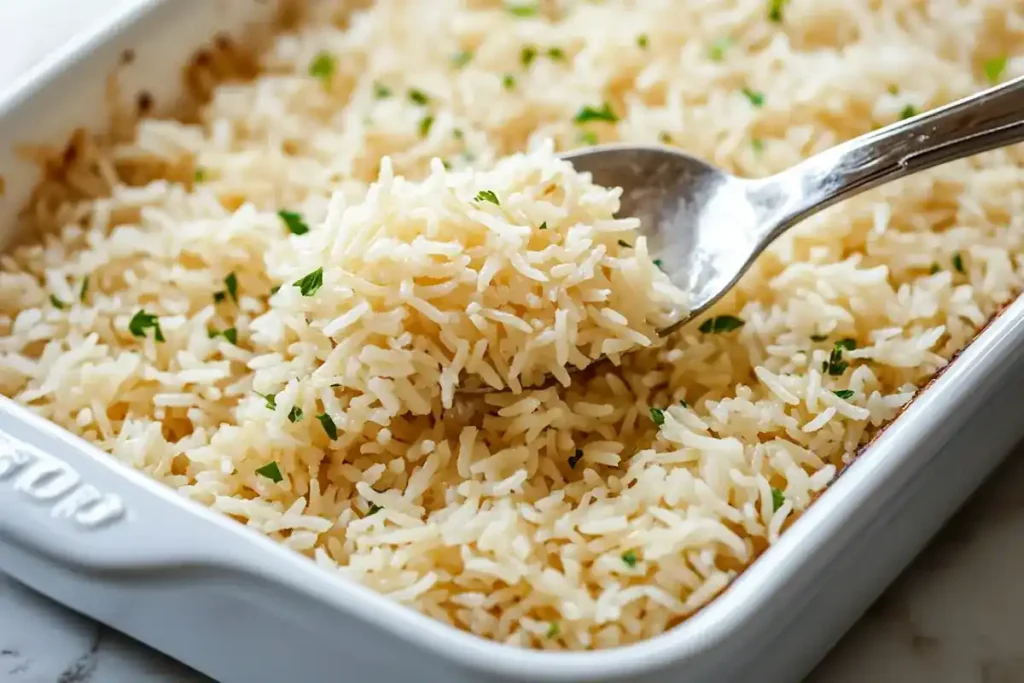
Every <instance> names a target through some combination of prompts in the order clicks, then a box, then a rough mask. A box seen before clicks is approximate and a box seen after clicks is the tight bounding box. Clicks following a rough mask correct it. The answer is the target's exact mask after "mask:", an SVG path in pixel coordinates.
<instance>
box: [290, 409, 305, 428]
mask: <svg viewBox="0 0 1024 683" xmlns="http://www.w3.org/2000/svg"><path fill="white" fill-rule="evenodd" d="M301 419H302V408H300V407H298V406H292V409H291V410H289V411H288V421H289V422H291V423H292V424H294V423H296V422H298V421H299V420H301Z"/></svg>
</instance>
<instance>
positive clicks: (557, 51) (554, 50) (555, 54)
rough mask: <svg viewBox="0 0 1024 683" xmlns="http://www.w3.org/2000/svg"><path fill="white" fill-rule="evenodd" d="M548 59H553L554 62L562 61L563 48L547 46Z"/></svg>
mask: <svg viewBox="0 0 1024 683" xmlns="http://www.w3.org/2000/svg"><path fill="white" fill-rule="evenodd" d="M548 59H553V60H554V61H556V62H561V61H563V60H564V59H565V50H563V49H562V48H560V47H549V48H548Z"/></svg>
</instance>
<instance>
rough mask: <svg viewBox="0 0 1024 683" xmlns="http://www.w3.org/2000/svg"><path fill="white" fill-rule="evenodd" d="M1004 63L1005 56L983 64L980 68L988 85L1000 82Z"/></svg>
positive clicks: (1004, 67)
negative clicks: (983, 71)
mask: <svg viewBox="0 0 1024 683" xmlns="http://www.w3.org/2000/svg"><path fill="white" fill-rule="evenodd" d="M1006 61H1007V59H1006V55H1000V56H999V57H993V58H992V59H990V60H988V61H986V62H985V64H984V65H983V66H982V68H983V69H984V70H985V78H987V79H988V82H989V83H992V84H996V83H998V82H999V81H1000V79H1001V78H1002V76H1003V72H1004V71H1006Z"/></svg>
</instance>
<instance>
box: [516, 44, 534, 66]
mask: <svg viewBox="0 0 1024 683" xmlns="http://www.w3.org/2000/svg"><path fill="white" fill-rule="evenodd" d="M535 59H537V48H535V47H534V46H532V45H527V46H525V47H524V48H523V49H522V51H521V52H520V53H519V61H520V62H522V64H523V66H524V67H526V68H529V67H530V65H531V64H533V60H535Z"/></svg>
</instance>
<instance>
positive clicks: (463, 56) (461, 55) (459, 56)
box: [452, 50, 473, 69]
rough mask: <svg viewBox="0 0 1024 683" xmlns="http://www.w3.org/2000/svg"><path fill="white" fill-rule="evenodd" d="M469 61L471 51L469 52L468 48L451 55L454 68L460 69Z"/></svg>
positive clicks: (471, 54) (471, 57) (470, 59)
mask: <svg viewBox="0 0 1024 683" xmlns="http://www.w3.org/2000/svg"><path fill="white" fill-rule="evenodd" d="M471 61H473V53H472V52H470V51H469V50H463V51H462V52H456V53H455V56H454V57H452V65H453V66H454V67H455V68H456V69H461V68H462V67H464V66H466V65H467V64H469V63H470V62H471Z"/></svg>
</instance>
